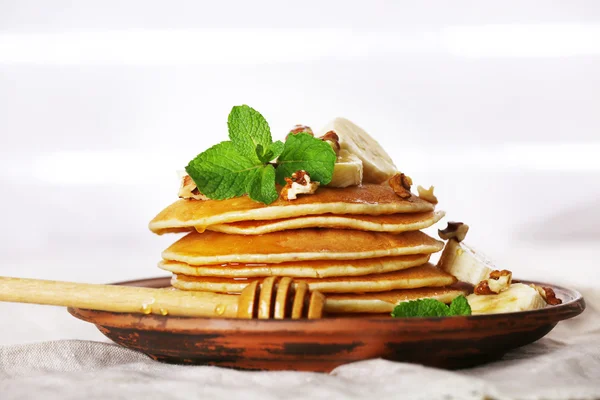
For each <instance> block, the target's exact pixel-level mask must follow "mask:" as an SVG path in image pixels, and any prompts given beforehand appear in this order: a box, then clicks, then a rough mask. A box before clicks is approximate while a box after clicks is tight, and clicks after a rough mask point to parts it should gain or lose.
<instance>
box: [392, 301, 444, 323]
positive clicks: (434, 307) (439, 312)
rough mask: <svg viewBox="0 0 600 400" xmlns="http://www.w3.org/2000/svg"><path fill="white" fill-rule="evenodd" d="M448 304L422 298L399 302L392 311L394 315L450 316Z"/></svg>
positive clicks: (401, 316)
mask: <svg viewBox="0 0 600 400" xmlns="http://www.w3.org/2000/svg"><path fill="white" fill-rule="evenodd" d="M448 313H449V309H448V306H447V305H445V304H444V303H442V302H441V301H439V300H435V299H421V300H412V301H406V302H402V303H400V304H398V305H397V306H396V307H394V311H392V317H395V318H409V317H446V316H448Z"/></svg>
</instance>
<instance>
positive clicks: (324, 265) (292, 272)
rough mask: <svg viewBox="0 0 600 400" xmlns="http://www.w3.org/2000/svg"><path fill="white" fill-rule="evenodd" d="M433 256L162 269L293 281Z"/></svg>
mask: <svg viewBox="0 0 600 400" xmlns="http://www.w3.org/2000/svg"><path fill="white" fill-rule="evenodd" d="M428 260H429V254H414V255H409V256H395V257H381V258H368V259H363V260H349V261H347V260H325V261H290V262H285V263H278V264H246V263H234V264H224V265H202V266H192V265H188V264H185V263H181V262H178V261H166V260H163V261H161V262H160V263H159V265H158V266H159V268H162V269H164V270H166V271H170V272H173V273H174V274H180V275H187V276H204V277H207V276H211V277H221V278H235V277H238V278H253V277H265V276H290V277H293V278H298V277H300V278H327V277H332V276H360V275H368V274H380V273H385V272H392V271H400V270H403V269H406V268H411V267H416V266H418V265H422V264H425V263H426V262H427V261H428Z"/></svg>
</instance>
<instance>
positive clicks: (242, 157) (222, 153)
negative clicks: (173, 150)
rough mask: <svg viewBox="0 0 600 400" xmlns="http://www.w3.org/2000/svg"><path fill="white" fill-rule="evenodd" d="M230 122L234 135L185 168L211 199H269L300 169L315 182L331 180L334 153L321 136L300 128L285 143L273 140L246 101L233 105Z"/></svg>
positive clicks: (272, 200)
mask: <svg viewBox="0 0 600 400" xmlns="http://www.w3.org/2000/svg"><path fill="white" fill-rule="evenodd" d="M227 125H228V128H229V139H230V140H229V141H225V142H221V143H219V144H217V145H215V146H213V147H211V148H209V149H208V150H206V151H204V152H203V153H200V154H199V155H198V156H197V157H196V158H194V159H193V160H192V161H190V162H189V164H188V166H187V167H186V168H185V170H186V172H187V173H188V174H189V175H190V177H191V178H192V179H193V180H194V182H195V183H196V185H197V186H198V189H199V190H200V192H201V193H202V194H204V195H205V196H206V197H208V198H209V199H215V200H225V199H229V198H232V197H239V196H243V195H245V194H248V196H249V197H250V198H251V199H252V200H255V201H258V202H261V203H265V204H271V203H272V202H274V201H275V200H277V197H278V193H277V188H276V182H277V183H279V184H281V185H284V184H285V178H289V177H291V175H292V174H293V173H294V172H296V171H298V170H301V169H303V170H305V171H306V172H308V173H309V175H310V176H311V178H312V180H314V181H319V182H321V183H322V184H324V185H326V184H328V183H329V182H331V178H332V175H333V166H334V164H335V160H336V155H335V152H334V151H333V149H332V148H331V146H330V145H329V144H328V143H326V142H324V141H323V140H320V139H317V138H315V137H312V136H311V135H308V134H304V133H301V134H297V135H289V136H288V138H287V139H286V141H285V143H283V142H281V141H276V142H273V139H272V137H271V130H270V128H269V124H268V123H267V121H266V120H265V118H264V117H263V116H262V115H261V114H260V113H259V112H258V111H256V110H254V109H253V108H252V107H249V106H246V105H242V106H235V107H233V109H232V110H231V113H230V114H229V118H228V120H227ZM274 160H277V161H276V162H274Z"/></svg>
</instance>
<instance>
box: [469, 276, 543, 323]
mask: <svg viewBox="0 0 600 400" xmlns="http://www.w3.org/2000/svg"><path fill="white" fill-rule="evenodd" d="M467 301H468V302H469V305H470V306H471V313H472V314H473V315H477V314H495V313H507V312H516V311H527V310H537V309H538V308H544V307H546V302H545V301H544V299H543V298H542V296H540V294H539V293H538V291H537V290H535V289H534V288H532V287H531V286H528V285H524V284H522V283H513V284H512V285H510V287H509V288H508V289H506V290H505V291H504V292H501V293H498V294H490V295H477V294H470V295H468V296H467Z"/></svg>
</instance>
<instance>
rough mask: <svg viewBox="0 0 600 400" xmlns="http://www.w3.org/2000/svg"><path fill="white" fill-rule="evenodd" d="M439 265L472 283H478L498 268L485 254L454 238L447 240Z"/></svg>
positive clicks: (459, 278) (460, 278)
mask: <svg viewBox="0 0 600 400" xmlns="http://www.w3.org/2000/svg"><path fill="white" fill-rule="evenodd" d="M438 267H439V268H440V269H442V270H444V271H446V272H447V273H449V274H450V275H454V276H455V277H456V279H458V280H459V281H461V282H467V283H470V284H471V285H477V284H478V283H479V282H481V281H483V280H485V279H488V278H489V277H490V273H491V272H492V271H494V270H495V269H497V268H496V267H495V266H494V264H493V263H492V262H491V261H490V260H489V259H487V258H486V257H485V256H483V255H482V254H480V253H476V252H475V251H474V250H473V249H471V248H470V247H469V246H467V245H466V244H464V243H459V242H457V241H456V240H454V239H450V240H448V242H446V247H444V251H443V252H442V255H441V257H440V260H439V261H438Z"/></svg>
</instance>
